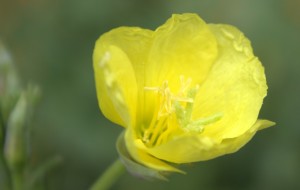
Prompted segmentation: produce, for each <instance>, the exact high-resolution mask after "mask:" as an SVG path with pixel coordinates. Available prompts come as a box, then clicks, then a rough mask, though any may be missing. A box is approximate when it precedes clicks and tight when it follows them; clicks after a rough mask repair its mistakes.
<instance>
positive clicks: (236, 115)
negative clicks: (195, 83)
mask: <svg viewBox="0 0 300 190" xmlns="http://www.w3.org/2000/svg"><path fill="white" fill-rule="evenodd" d="M209 27H210V29H211V30H212V32H213V33H214V34H215V36H216V39H217V41H218V49H219V55H218V58H217V60H216V62H215V64H214V66H213V67H212V69H211V71H210V74H209V75H208V77H207V79H206V80H205V82H204V83H203V85H202V86H200V90H199V92H198V94H197V97H196V100H195V105H194V112H193V118H194V119H197V118H201V117H207V116H210V115H213V114H216V113H222V114H223V117H222V119H221V120H220V121H218V122H216V123H213V124H211V125H208V126H206V127H205V130H204V132H203V133H202V135H203V136H209V137H211V138H213V139H214V140H215V141H217V142H220V141H221V140H222V139H224V138H234V137H237V136H240V135H242V134H244V133H245V131H247V130H249V128H250V127H251V126H252V125H253V124H254V123H255V121H256V120H257V117H258V113H259V110H260V108H261V106H262V102H263V98H264V97H265V96H266V94H267V85H266V79H265V74H264V68H263V66H262V65H261V63H260V61H259V60H258V58H257V57H255V56H254V55H253V53H252V48H251V45H250V42H249V40H248V39H247V38H246V37H245V36H244V35H243V34H242V33H241V32H240V31H239V30H238V29H236V28H234V27H232V26H228V25H209Z"/></svg>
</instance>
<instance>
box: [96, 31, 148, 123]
mask: <svg viewBox="0 0 300 190" xmlns="http://www.w3.org/2000/svg"><path fill="white" fill-rule="evenodd" d="M151 38H152V31H150V30H146V29H141V28H138V27H119V28H116V29H114V30H111V31H110V32H107V33H105V34H104V35H102V36H101V37H100V38H99V40H98V41H97V42H96V46H95V50H94V70H95V76H96V86H97V95H98V99H99V105H100V108H101V110H102V112H103V114H104V115H105V116H106V117H107V118H108V119H110V120H111V121H113V122H115V123H117V124H119V125H122V126H125V125H128V123H126V124H125V123H124V118H122V117H124V116H120V113H119V112H120V110H119V109H120V108H118V107H120V105H115V103H113V102H116V101H113V95H112V94H113V92H111V91H112V90H111V89H108V88H107V85H106V84H105V83H106V82H105V80H107V81H108V82H109V80H111V79H110V78H114V81H115V83H116V84H117V85H116V86H118V88H119V91H120V93H121V94H122V96H124V105H122V106H121V107H127V108H126V109H129V113H128V114H127V116H125V117H129V116H128V115H130V117H131V118H130V119H131V120H132V121H131V126H134V120H135V114H136V109H139V112H141V108H140V107H141V105H142V104H140V103H139V104H137V101H140V100H139V99H140V97H142V96H140V95H138V92H140V93H141V92H143V90H138V89H143V88H144V87H141V86H140V85H142V84H143V80H144V72H145V68H144V64H145V61H146V57H147V52H148V50H149V46H150V40H151ZM108 48H110V49H111V50H108ZM110 51H111V52H110ZM107 52H108V54H107ZM105 54H106V55H109V56H108V57H109V60H108V61H106V62H107V64H106V66H107V67H108V70H109V71H110V72H109V75H108V76H104V74H105V73H104V70H105V69H103V68H101V67H99V63H100V62H101V60H102V61H105V59H106V58H105ZM106 57H107V56H106ZM106 70H107V69H106ZM106 75H107V72H106ZM137 81H139V83H137ZM138 85H139V86H138ZM138 98H139V99H138ZM137 106H139V107H137ZM122 109H123V110H124V109H125V108H122ZM121 112H122V110H121ZM123 115H124V114H123ZM125 115H126V114H125ZM125 120H128V119H125ZM126 122H128V121H126Z"/></svg>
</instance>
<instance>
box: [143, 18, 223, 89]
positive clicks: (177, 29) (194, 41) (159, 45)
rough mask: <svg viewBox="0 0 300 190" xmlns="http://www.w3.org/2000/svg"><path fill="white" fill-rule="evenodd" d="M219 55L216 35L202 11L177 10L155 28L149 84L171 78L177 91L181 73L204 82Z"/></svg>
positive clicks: (170, 80)
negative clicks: (197, 13)
mask: <svg viewBox="0 0 300 190" xmlns="http://www.w3.org/2000/svg"><path fill="white" fill-rule="evenodd" d="M216 55H217V44H216V40H215V37H214V36H213V34H212V33H211V32H210V30H209V28H208V26H207V24H206V23H205V22H204V21H203V20H202V19H201V18H200V17H199V16H198V15H196V14H189V13H187V14H182V15H177V14H174V15H173V16H172V17H171V18H170V19H169V20H167V22H166V23H165V24H163V25H162V26H160V27H159V28H157V29H156V30H155V32H154V39H153V44H152V46H151V50H150V52H149V64H148V65H147V82H146V84H148V85H150V86H161V85H162V83H163V81H165V80H167V81H168V82H169V86H170V89H171V91H173V92H176V91H177V90H178V89H179V88H180V84H179V78H180V76H181V75H183V76H184V77H185V78H191V79H192V82H193V83H194V84H195V83H197V84H198V83H201V82H202V81H203V80H204V79H205V77H206V75H207V73H208V71H209V69H210V67H211V65H212V63H213V61H214V60H215V57H216Z"/></svg>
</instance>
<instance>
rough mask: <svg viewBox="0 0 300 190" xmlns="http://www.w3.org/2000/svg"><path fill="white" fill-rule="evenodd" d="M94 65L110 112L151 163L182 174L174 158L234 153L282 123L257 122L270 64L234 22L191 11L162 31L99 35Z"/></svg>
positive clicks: (136, 154)
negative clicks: (265, 64)
mask: <svg viewBox="0 0 300 190" xmlns="http://www.w3.org/2000/svg"><path fill="white" fill-rule="evenodd" d="M93 63H94V71H95V80H96V89H97V96H98V101H99V106H100V109H101V111H102V113H103V114H104V116H105V117H106V118H108V119H109V120H111V121H112V122H114V123H116V124H118V125H120V126H122V127H124V128H125V134H124V137H123V138H124V143H125V147H126V149H127V151H128V153H129V155H130V157H131V158H132V159H133V160H134V161H135V162H137V163H139V164H141V165H143V166H146V167H147V168H152V169H154V170H157V171H179V170H178V169H176V168H174V167H173V166H172V164H171V163H176V164H182V163H191V162H197V161H203V160H209V159H212V158H215V157H218V156H221V155H224V154H228V153H233V152H235V151H237V150H239V149H240V148H241V147H242V146H243V145H245V144H246V143H247V142H248V141H249V140H250V139H251V138H252V137H253V135H254V134H255V133H256V132H257V131H258V130H260V129H263V128H266V127H269V126H272V125H273V124H274V123H273V122H271V121H268V120H260V119H257V118H258V114H259V110H260V108H261V106H262V103H263V99H264V97H265V96H266V94H267V84H266V78H265V74H264V68H263V66H262V65H261V63H260V61H259V60H258V58H257V57H256V56H255V55H253V52H252V48H251V44H250V42H249V40H248V39H247V38H246V37H245V36H244V35H243V33H241V32H240V31H239V30H238V29H237V28H235V27H233V26H230V25H224V24H206V23H205V22H204V21H203V20H202V19H201V18H199V16H198V15H196V14H189V13H187V14H181V15H178V14H175V15H173V16H172V17H171V18H170V19H169V20H167V22H166V23H165V24H163V25H162V26H160V27H158V28H157V29H156V30H154V31H152V30H147V29H142V28H139V27H119V28H116V29H113V30H111V31H109V32H107V33H105V34H103V35H102V36H101V37H100V38H99V39H98V40H97V42H96V45H95V49H94V54H93Z"/></svg>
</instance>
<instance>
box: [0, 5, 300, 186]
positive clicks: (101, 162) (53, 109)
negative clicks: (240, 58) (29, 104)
mask: <svg viewBox="0 0 300 190" xmlns="http://www.w3.org/2000/svg"><path fill="white" fill-rule="evenodd" d="M183 12H195V13H198V14H199V15H201V17H202V18H203V19H204V20H206V21H207V22H209V23H227V24H232V25H234V26H237V27H238V28H239V29H241V30H242V31H243V32H244V33H245V35H246V36H247V37H248V38H250V40H251V42H252V45H253V48H254V52H255V54H256V55H257V56H258V57H259V58H260V60H261V61H262V63H263V65H264V66H265V69H266V75H267V80H268V85H269V91H268V96H267V98H266V99H265V101H264V105H263V108H262V110H261V113H260V117H261V118H268V119H270V120H273V121H276V122H277V125H276V127H273V128H270V129H267V130H264V131H261V132H259V133H258V134H257V135H256V136H255V137H254V139H253V140H252V141H251V142H250V143H248V144H247V145H246V146H245V147H244V148H243V149H241V150H240V151H239V152H237V153H235V154H231V155H226V156H223V157H220V158H217V159H214V160H210V161H206V162H199V163H194V164H190V165H186V166H184V170H185V171H187V174H186V175H180V174H173V175H171V176H170V178H169V181H168V182H161V181H144V180H141V179H138V178H135V177H133V176H131V175H129V174H125V175H124V176H123V177H122V178H121V179H120V180H119V181H118V182H117V183H116V184H115V186H114V187H113V189H115V190H121V189H143V190H148V189H149V190H150V189H151V190H152V189H156V190H162V189H189V190H198V189H205V190H282V189H290V190H294V189H295V190H296V189H300V126H299V114H300V98H299V97H300V88H299V87H300V81H299V76H300V62H299V55H300V1H297V0H284V1H282V0H266V1H262V0H251V1H250V0H249V1H246V0H226V1H225V0H84V1H83V0H0V39H2V41H3V42H4V44H5V45H6V47H7V48H8V49H9V51H10V53H11V55H12V56H13V58H14V62H15V64H16V67H17V69H18V73H19V75H20V78H21V79H22V82H23V83H24V84H26V83H28V82H32V83H36V84H38V85H39V86H40V87H41V89H42V99H41V101H40V104H39V106H38V110H37V113H36V115H35V118H34V122H33V125H34V130H33V135H32V139H31V145H32V148H31V153H32V162H33V165H34V164H39V163H40V162H42V161H43V160H45V159H47V158H49V157H51V156H55V155H60V156H62V157H63V159H64V162H63V163H62V164H61V165H60V166H59V167H57V168H55V169H54V170H51V172H49V173H48V175H47V179H46V181H45V184H46V187H47V188H46V189H49V190H77V189H78V190H81V189H82V190H84V189H88V187H90V185H91V184H92V183H93V182H94V181H95V180H96V179H97V177H98V176H99V175H100V174H101V173H102V172H103V171H104V170H105V168H106V167H107V166H108V165H109V164H110V163H111V162H112V161H113V160H114V159H116V158H117V152H116V149H115V141H116V138H117V136H118V135H119V133H120V132H121V131H122V128H121V127H119V126H116V125H114V124H112V123H110V122H109V121H108V120H106V119H105V118H104V117H103V116H102V115H101V113H100V111H99V108H98V105H97V99H96V92H95V87H94V86H95V84H94V78H93V77H94V76H93V70H92V51H93V46H94V43H95V40H96V39H97V38H98V37H99V36H100V35H101V34H102V33H104V32H106V31H108V30H110V29H112V28H114V27H117V26H124V25H126V26H140V27H145V28H150V29H155V28H156V27H157V26H159V25H161V24H162V23H164V22H165V20H166V19H167V18H169V17H170V16H171V14H172V13H183Z"/></svg>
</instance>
